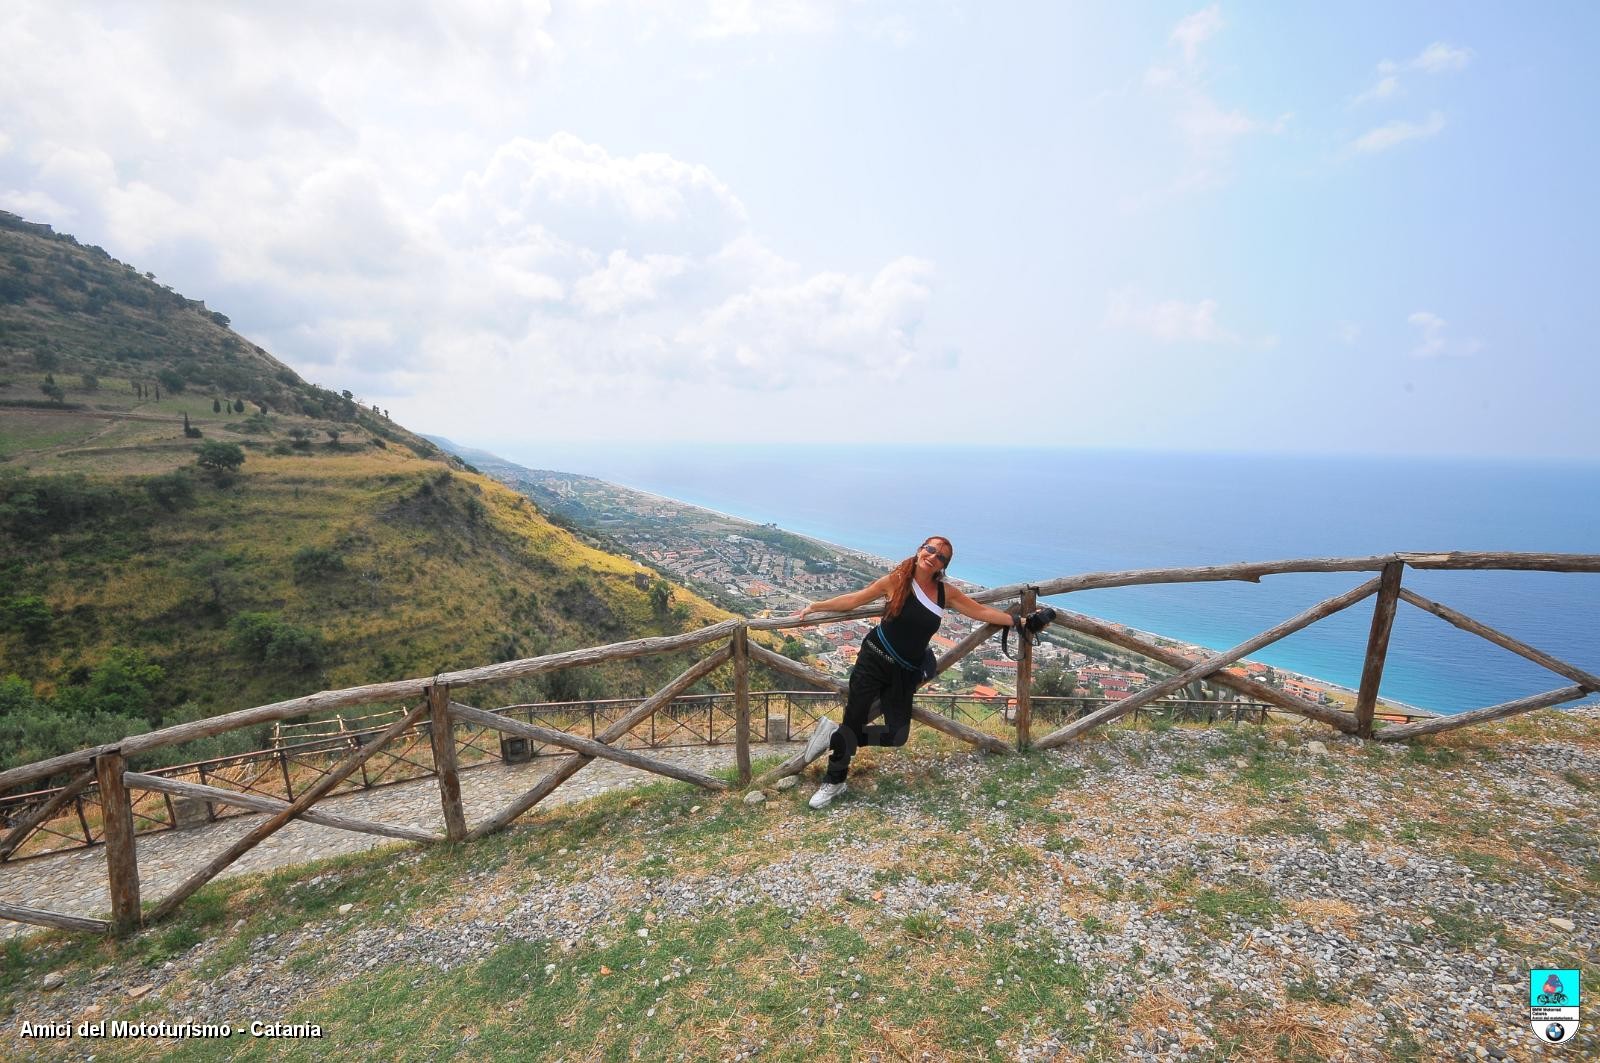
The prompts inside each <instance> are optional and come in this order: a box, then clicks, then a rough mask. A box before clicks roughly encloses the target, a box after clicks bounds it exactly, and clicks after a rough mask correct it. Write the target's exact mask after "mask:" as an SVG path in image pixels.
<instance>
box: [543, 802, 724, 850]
mask: <svg viewBox="0 0 1600 1063" xmlns="http://www.w3.org/2000/svg"><path fill="white" fill-rule="evenodd" d="M698 811H700V806H699V805H695V806H694V807H693V808H691V809H689V812H690V814H691V815H692V814H693V813H695V812H698ZM561 851H562V852H566V850H565V849H563V850H561Z"/></svg>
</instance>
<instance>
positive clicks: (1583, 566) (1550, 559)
mask: <svg viewBox="0 0 1600 1063" xmlns="http://www.w3.org/2000/svg"><path fill="white" fill-rule="evenodd" d="M1394 556H1395V559H1396V560H1398V561H1404V562H1405V563H1406V564H1408V565H1410V566H1411V567H1412V568H1454V569H1484V568H1490V569H1503V570H1506V571H1517V572H1530V571H1531V572H1600V554H1529V553H1499V552H1482V551H1479V552H1468V551H1459V550H1458V551H1454V552H1451V553H1445V554H1415V553H1398V554H1395V555H1394Z"/></svg>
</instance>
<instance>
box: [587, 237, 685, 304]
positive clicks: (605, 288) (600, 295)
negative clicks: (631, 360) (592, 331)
mask: <svg viewBox="0 0 1600 1063" xmlns="http://www.w3.org/2000/svg"><path fill="white" fill-rule="evenodd" d="M688 268H689V260H688V259H687V258H685V257H683V256H681V255H645V256H644V257H643V258H631V257H629V255H628V253H627V252H626V251H613V252H611V255H610V256H609V258H608V259H607V260H606V264H605V266H604V267H603V268H601V269H597V270H595V271H594V272H593V273H590V274H588V275H587V276H585V277H582V278H580V279H579V280H578V282H577V283H576V284H575V285H573V291H572V295H573V301H574V302H576V303H577V305H578V306H579V307H580V308H581V309H582V310H583V311H584V313H586V314H615V313H618V312H619V311H622V310H625V309H628V308H631V307H637V306H641V305H644V304H647V303H652V302H654V301H655V300H656V299H657V298H659V297H660V295H661V289H662V286H663V284H665V282H667V281H670V280H671V279H672V278H674V277H677V276H679V275H681V274H682V273H683V272H684V271H685V270H687V269H688Z"/></svg>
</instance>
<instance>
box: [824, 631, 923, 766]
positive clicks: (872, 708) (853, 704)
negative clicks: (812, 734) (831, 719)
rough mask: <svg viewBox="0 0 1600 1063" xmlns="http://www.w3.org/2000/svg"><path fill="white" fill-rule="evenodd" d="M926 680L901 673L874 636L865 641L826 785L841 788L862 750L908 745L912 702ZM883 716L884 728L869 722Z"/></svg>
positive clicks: (835, 737) (833, 746)
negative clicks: (857, 751)
mask: <svg viewBox="0 0 1600 1063" xmlns="http://www.w3.org/2000/svg"><path fill="white" fill-rule="evenodd" d="M920 679H921V675H920V674H919V673H917V672H913V671H911V670H909V669H906V668H901V667H900V666H899V665H898V664H895V663H894V662H893V661H891V660H890V659H889V657H888V655H887V654H886V653H884V652H883V650H882V649H880V648H879V647H878V646H877V644H876V641H875V637H874V636H873V635H870V634H869V635H868V636H867V637H866V638H865V639H862V640H861V652H860V653H859V654H858V655H857V656H856V666H855V667H854V668H852V669H851V670H850V693H849V695H848V696H847V697H846V699H845V703H844V722H843V723H841V724H840V725H839V729H838V730H837V731H835V732H834V733H833V741H832V742H831V743H830V744H829V746H828V748H829V750H831V753H830V754H829V756H828V770H827V772H826V773H825V774H824V775H823V777H822V778H823V782H831V783H841V782H844V779H845V776H846V775H848V774H849V773H850V758H851V757H853V756H855V755H856V749H857V748H858V747H860V746H903V745H905V744H906V738H907V737H909V736H910V734H911V697H912V695H914V694H915V693H916V692H917V685H918V682H919V681H920ZM879 715H882V716H883V723H881V724H875V723H871V722H869V721H871V720H873V719H875V718H877V717H878V716H879Z"/></svg>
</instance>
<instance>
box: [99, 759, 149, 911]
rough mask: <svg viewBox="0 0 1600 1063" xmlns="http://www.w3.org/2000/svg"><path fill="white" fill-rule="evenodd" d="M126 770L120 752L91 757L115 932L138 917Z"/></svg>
mask: <svg viewBox="0 0 1600 1063" xmlns="http://www.w3.org/2000/svg"><path fill="white" fill-rule="evenodd" d="M127 768H128V762H127V760H126V759H125V758H124V757H123V756H122V755H121V754H120V753H102V754H100V755H99V756H98V757H96V758H94V773H95V783H96V784H97V785H98V786H99V787H100V822H101V826H102V828H103V829H104V831H105V843H106V875H107V877H108V879H109V891H108V892H109V893H110V895H111V925H112V927H113V928H115V929H116V931H117V932H118V933H123V932H125V931H129V930H132V929H134V928H135V927H137V926H138V925H139V918H140V911H139V860H138V854H137V851H136V849H135V845H136V842H135V841H134V827H133V804H132V803H131V802H130V801H129V800H128V788H127V787H126V786H124V785H123V782H122V773H123V772H124V771H126V770H127Z"/></svg>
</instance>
